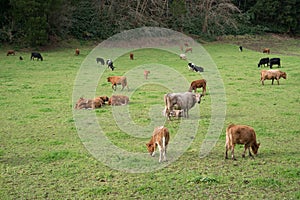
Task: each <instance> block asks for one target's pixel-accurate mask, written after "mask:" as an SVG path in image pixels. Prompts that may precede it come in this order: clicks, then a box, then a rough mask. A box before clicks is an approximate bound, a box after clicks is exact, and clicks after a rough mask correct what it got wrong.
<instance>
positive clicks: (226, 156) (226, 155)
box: [225, 143, 228, 159]
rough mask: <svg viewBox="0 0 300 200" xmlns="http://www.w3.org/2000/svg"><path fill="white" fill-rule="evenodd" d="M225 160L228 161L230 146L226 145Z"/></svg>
mask: <svg viewBox="0 0 300 200" xmlns="http://www.w3.org/2000/svg"><path fill="white" fill-rule="evenodd" d="M225 149H226V150H225V159H228V144H227V143H226V145H225Z"/></svg>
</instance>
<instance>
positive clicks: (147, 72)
mask: <svg viewBox="0 0 300 200" xmlns="http://www.w3.org/2000/svg"><path fill="white" fill-rule="evenodd" d="M149 74H150V71H149V70H144V78H145V79H148V75H149Z"/></svg>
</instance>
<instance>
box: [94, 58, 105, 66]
mask: <svg viewBox="0 0 300 200" xmlns="http://www.w3.org/2000/svg"><path fill="white" fill-rule="evenodd" d="M96 62H97V63H101V65H104V59H103V58H96Z"/></svg>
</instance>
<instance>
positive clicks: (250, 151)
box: [248, 147, 254, 158]
mask: <svg viewBox="0 0 300 200" xmlns="http://www.w3.org/2000/svg"><path fill="white" fill-rule="evenodd" d="M248 150H249V156H250V157H251V158H254V157H253V155H252V154H251V151H250V147H249V148H248Z"/></svg>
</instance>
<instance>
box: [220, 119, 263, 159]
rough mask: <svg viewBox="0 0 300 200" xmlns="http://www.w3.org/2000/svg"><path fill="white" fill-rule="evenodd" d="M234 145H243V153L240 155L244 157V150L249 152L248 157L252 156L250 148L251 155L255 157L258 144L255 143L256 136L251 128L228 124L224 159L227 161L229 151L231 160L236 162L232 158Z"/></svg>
mask: <svg viewBox="0 0 300 200" xmlns="http://www.w3.org/2000/svg"><path fill="white" fill-rule="evenodd" d="M236 144H244V145H245V146H244V152H243V154H242V156H243V158H244V157H245V153H246V150H247V149H248V150H249V156H251V157H252V158H253V156H252V154H251V152H250V147H251V149H252V151H253V153H254V154H255V155H256V154H257V152H258V148H259V145H260V143H257V142H256V134H255V131H254V129H253V128H252V127H250V126H246V125H234V124H230V125H229V126H228V127H227V129H226V144H225V147H226V152H225V159H228V154H227V152H228V150H231V157H232V160H236V159H235V157H234V146H235V145H236Z"/></svg>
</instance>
